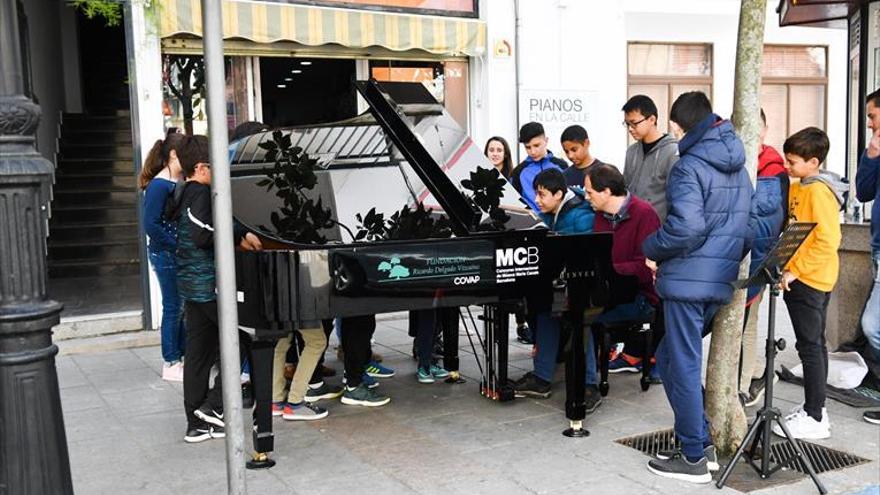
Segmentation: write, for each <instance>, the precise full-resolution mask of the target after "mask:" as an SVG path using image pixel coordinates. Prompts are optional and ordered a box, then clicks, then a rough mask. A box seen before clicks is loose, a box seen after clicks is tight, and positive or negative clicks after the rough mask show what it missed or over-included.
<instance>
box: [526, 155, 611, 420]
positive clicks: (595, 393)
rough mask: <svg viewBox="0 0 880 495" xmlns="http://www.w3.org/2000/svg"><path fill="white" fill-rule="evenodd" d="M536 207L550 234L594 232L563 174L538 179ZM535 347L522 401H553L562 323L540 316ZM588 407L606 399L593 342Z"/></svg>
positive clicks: (579, 193)
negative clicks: (552, 395) (601, 389)
mask: <svg viewBox="0 0 880 495" xmlns="http://www.w3.org/2000/svg"><path fill="white" fill-rule="evenodd" d="M532 186H533V190H534V192H535V203H536V205H537V206H538V209H539V211H540V212H541V213H540V217H541V220H543V221H544V223H546V224H547V226H548V227H550V230H552V231H554V232H558V233H560V234H580V233H585V232H592V231H593V219H594V217H595V213H594V212H593V207H592V206H590V203H589V201H587V200H586V199H585V198H584V192H583V190H582V189H578V188H569V187H568V186H567V185H566V181H565V175H564V174H563V173H562V171H561V170H559V169H556V168H548V169H546V170H544V171H542V172H540V173H538V175H536V176H535V179H534V181H533V182H532ZM536 320H537V322H536V325H535V327H534V328H536V329H537V330H536V332H535V346H536V347H537V352H536V353H535V356H534V358H533V362H534V369H535V370H534V371H533V372H531V373H526V374H525V375H524V376H523V377H522V378H520V379H519V380H517V381H516V382H515V385H514V386H515V392H516V395H517V396H518V397H526V396H530V397H537V398H542V399H546V398H548V397H550V394H551V392H550V388H551V382H552V380H553V374H554V373H555V372H556V356H557V355H558V353H559V340H560V337H559V336H560V328H559V320H557V319H555V318H553V317H552V316H551V314H550V312H549V311H545V312H541V313H538V314H537V315H536ZM588 337H589V336H588ZM586 342H587V344H586V351H585V352H586V377H585V382H586V384H587V390H586V403H587V404H586V405H587V412H588V413H590V412H593V411H595V410H596V408H597V407H599V404H600V403H601V401H602V396H601V394H599V387H598V385H597V383H598V380H597V376H596V353H595V350H594V349H595V344H594V343H593V339H592V338H588V339H587V340H586Z"/></svg>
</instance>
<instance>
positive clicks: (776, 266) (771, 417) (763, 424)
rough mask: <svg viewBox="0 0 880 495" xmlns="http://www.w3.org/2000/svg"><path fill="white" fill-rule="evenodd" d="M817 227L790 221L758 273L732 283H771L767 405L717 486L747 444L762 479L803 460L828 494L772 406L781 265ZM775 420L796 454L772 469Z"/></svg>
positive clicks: (822, 490)
mask: <svg viewBox="0 0 880 495" xmlns="http://www.w3.org/2000/svg"><path fill="white" fill-rule="evenodd" d="M815 227H816V224H815V223H806V222H800V223H798V222H795V223H791V224H789V226H788V228H787V229H785V232H783V233H782V236H780V238H779V239H778V240H777V241H776V244H775V245H774V246H773V250H772V251H771V252H770V254H769V255H768V256H767V258H766V259H765V260H764V262H763V263H761V266H759V267H758V268H757V270H755V273H753V274H752V275H751V276H750V277H749V278H748V279H746V280H737V281H736V282H734V284H733V285H734V287H736V288H737V289H743V288H746V287H752V286H756V285H765V284H767V285H769V286H770V310H769V315H768V319H769V321H768V323H767V345H766V348H765V353H766V356H767V363H766V365H765V370H764V405H763V406H762V407H761V409H760V410H759V411H758V415H757V418H756V419H755V422H754V423H752V426H751V427H750V428H749V431H748V433H746V437H745V438H744V439H743V441H742V443H741V444H740V446H739V448H738V449H737V450H736V454H734V456H733V459H731V460H730V463H728V464H727V467H725V468H724V473H723V474H722V475H721V478H720V479H719V480H718V482H717V483H716V484H715V486H717V487H718V488H722V487H723V486H724V483H725V482H726V481H727V478H728V477H729V476H730V473H732V472H733V468H734V467H735V466H736V463H737V461H738V460H739V459H740V457H742V456H743V454H744V453H745V451H746V448H747V447H748V449H749V455H748V456H747V457H746V458H745V460H746V461H747V462H748V463H749V465H750V466H751V467H752V468H753V469H754V470H755V471H756V472H757V473H758V474H759V475H760V476H761V479H767V478H769V477H770V476H772V475H773V473H775V472H776V471H779V470H780V469H782V468H783V467H785V466H787V465H788V464H790V463H791V462H792V461H793V460H796V459H800V461H801V462H802V463H803V464H804V466H806V468H807V473H808V474H809V475H810V478H812V479H813V483H815V484H816V487H817V488H818V489H819V493H821V494H822V495H825V493H827V491H826V490H825V486H823V485H822V482H821V481H819V478H818V477H817V475H816V471H815V469H813V463H812V461H811V460H810V459H809V458H808V457H807V456H806V455H804V453H803V451H802V450H801V447H800V445H798V443H797V441H796V440H795V439H794V438H792V436H791V432H789V431H788V427H787V426H786V425H785V421H782V420H780V417H781V416H782V413H780V412H779V409H778V408H776V407H773V368H774V364H773V360H774V358H775V357H776V352H777V350H779V351H781V350H783V349H785V340H783V339H779V340H776V335H775V330H776V325H775V321H776V297H777V296H779V282H780V281H781V279H782V268H783V267H784V266H785V265H786V264H787V263H788V261H789V260H790V259H791V257H792V256H794V253H795V252H797V250H798V248H799V247H800V246H801V244H803V242H804V240H805V239H806V238H807V236H808V235H810V232H812V231H813V229H814V228H815ZM774 421H775V422H776V424H778V425H779V426H780V428H782V431H783V432H784V433H785V438H786V441H787V442H788V444H789V445H791V447H792V450H793V451H794V452H795V454H794V455H793V456H789V457H788V458H786V459H782V460H779V461H777V462H776V466H774V467H772V468H771V467H770V445H771V425H772V423H773V422H774ZM759 431H760V432H761V434H760V435H758V432H759ZM758 444H760V445H761V452H760V457H761V464H760V466H758V465H757V464H756V462H755V452H756V451H757V448H758Z"/></svg>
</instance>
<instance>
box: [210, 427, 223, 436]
mask: <svg viewBox="0 0 880 495" xmlns="http://www.w3.org/2000/svg"><path fill="white" fill-rule="evenodd" d="M210 426H211V438H226V428H224V427H223V426H214V425H210Z"/></svg>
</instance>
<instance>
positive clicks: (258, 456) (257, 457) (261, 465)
mask: <svg viewBox="0 0 880 495" xmlns="http://www.w3.org/2000/svg"><path fill="white" fill-rule="evenodd" d="M274 465H275V461H274V460H272V459H270V458H269V455H268V454H266V453H265V452H254V457H253V459H251V460H249V461H247V463H246V464H245V466H246V467H247V468H248V469H269V468H270V467H272V466H274Z"/></svg>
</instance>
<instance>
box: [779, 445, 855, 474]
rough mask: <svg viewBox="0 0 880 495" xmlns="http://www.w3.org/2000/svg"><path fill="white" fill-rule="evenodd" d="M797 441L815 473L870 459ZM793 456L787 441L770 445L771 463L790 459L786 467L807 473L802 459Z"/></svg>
mask: <svg viewBox="0 0 880 495" xmlns="http://www.w3.org/2000/svg"><path fill="white" fill-rule="evenodd" d="M797 443H798V445H799V446H800V448H801V450H802V451H803V452H804V454H805V455H806V456H807V458H808V459H809V460H810V461H812V463H813V468H814V469H815V470H816V472H817V473H824V472H826V471H834V470H837V469H843V468H848V467H852V466H858V465H860V464H865V463H867V462H870V460H868V459H864V458H862V457H859V456H857V455H854V454H848V453H846V452H841V451H839V450H834V449H831V448H828V447H825V446H822V445H817V444H815V443H810V442H804V441H803V440H797ZM794 456H795V451H794V448H793V447H792V446H791V445H790V444H789V443H788V442H777V443H774V444H773V445H772V446H771V447H770V459H771V461H772V462H773V463H776V462H777V460H783V459H791V461H789V463H788V467H790V468H793V469H794V470H795V471H798V472H800V473H804V474H807V466H806V465H805V464H804V461H803V460H801V459H798V458H796V457H794Z"/></svg>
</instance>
